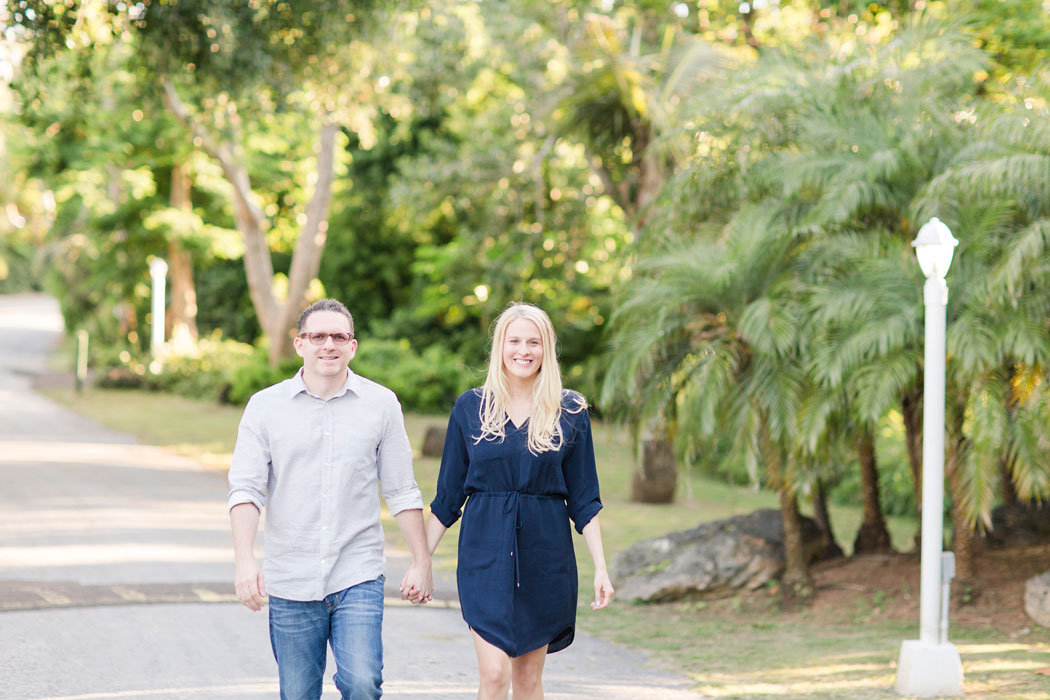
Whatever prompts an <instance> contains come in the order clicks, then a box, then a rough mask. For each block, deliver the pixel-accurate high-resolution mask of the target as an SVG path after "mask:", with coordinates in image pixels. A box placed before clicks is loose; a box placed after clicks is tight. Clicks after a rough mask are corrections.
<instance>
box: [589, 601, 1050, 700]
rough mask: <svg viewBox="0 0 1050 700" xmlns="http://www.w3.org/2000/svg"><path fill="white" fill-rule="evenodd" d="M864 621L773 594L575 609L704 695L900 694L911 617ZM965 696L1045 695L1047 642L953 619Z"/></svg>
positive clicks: (887, 698) (810, 697) (859, 697)
mask: <svg viewBox="0 0 1050 700" xmlns="http://www.w3.org/2000/svg"><path fill="white" fill-rule="evenodd" d="M864 617H866V618H867V619H865V621H864V622H863V623H858V621H857V615H856V611H843V615H842V617H841V619H838V620H832V621H829V620H826V619H824V620H810V619H807V614H806V613H805V612H802V613H782V612H780V611H779V610H778V608H777V606H776V601H775V598H774V597H773V596H769V597H768V599H767V600H765V601H763V600H761V598H759V599H758V600H757V601H756V600H755V598H754V597H751V598H748V602H746V603H744V602H742V601H741V599H740V598H735V599H730V600H723V601H713V602H711V603H675V604H668V605H659V606H632V605H618V606H613V607H611V608H609V609H608V610H605V611H602V612H601V613H600V614H595V613H589V612H585V611H581V613H580V616H579V621H580V626H581V627H582V628H583V629H584V630H587V631H589V632H592V633H596V634H599V635H601V636H604V637H607V638H609V639H612V640H614V641H617V642H620V643H623V644H629V645H632V646H635V647H641V648H643V649H646V650H648V651H649V653H650V656H651V658H652V659H653V660H654V662H655V663H658V664H661V665H664V666H666V667H669V668H671V669H674V670H677V671H681V672H684V673H686V674H687V675H688V676H689V677H690V678H692V679H693V680H694V681H695V683H696V690H698V691H699V692H701V693H703V694H704V695H705V696H707V697H710V698H739V699H741V700H745V699H747V700H760V699H761V700H844V699H849V700H891V699H892V698H897V697H898V695H897V694H896V692H895V691H894V689H893V685H894V683H895V681H896V668H895V667H896V660H897V656H898V653H899V651H900V644H901V641H902V640H904V639H913V638H915V636H916V632H917V630H916V624H915V623H904V622H894V621H885V620H879V619H872V618H871V616H864ZM952 639H953V642H954V643H955V644H956V647H957V648H958V650H959V653H960V656H961V657H962V662H963V675H964V688H965V691H966V695H967V697H968V698H989V699H990V698H996V699H998V700H1036V698H1040V699H1043V698H1046V697H1047V689H1048V688H1050V680H1048V679H1047V677H1046V676H1043V675H1039V674H1037V673H1036V671H1038V670H1040V669H1045V668H1047V667H1048V666H1050V644H1047V642H1046V639H1045V635H1044V636H1043V638H1042V639H1041V641H1018V640H1006V639H1001V640H995V639H989V638H988V634H987V632H986V631H984V630H976V629H969V628H966V627H960V626H956V627H953V630H952Z"/></svg>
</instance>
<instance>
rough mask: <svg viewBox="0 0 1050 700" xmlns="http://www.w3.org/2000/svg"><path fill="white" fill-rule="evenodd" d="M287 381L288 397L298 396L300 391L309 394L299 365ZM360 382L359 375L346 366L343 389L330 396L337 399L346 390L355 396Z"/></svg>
mask: <svg viewBox="0 0 1050 700" xmlns="http://www.w3.org/2000/svg"><path fill="white" fill-rule="evenodd" d="M288 381H289V387H288V398H294V397H295V396H298V395H299V394H302V393H306V394H310V390H309V389H307V388H306V382H304V381H303V368H302V367H300V368H299V371H298V372H296V373H295V375H294V376H293V377H292V378H291V379H289V380H288ZM360 382H361V377H359V376H357V375H356V374H354V371H353V370H352V369H350V368H349V367H347V368H346V384H345V385H344V386H343V390H342V391H340V392H338V393H337V394H336V395H335V396H333V397H332V398H333V399H337V398H339V397H340V396H342V395H343V394H345V393H346V392H348V391H349V392H352V393H354V394H356V395H357V396H360V395H361V389H360ZM310 395H311V396H313V394H310Z"/></svg>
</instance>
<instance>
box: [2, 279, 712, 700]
mask: <svg viewBox="0 0 1050 700" xmlns="http://www.w3.org/2000/svg"><path fill="white" fill-rule="evenodd" d="M61 331H62V322H61V317H60V316H59V314H58V308H57V304H56V303H55V302H54V301H53V300H51V299H49V298H47V297H44V296H41V295H19V296H7V297H3V296H0V700H44V699H50V700H110V699H118V698H120V699H125V698H148V699H159V700H167V699H175V698H234V699H237V700H248V699H255V698H260V699H261V698H275V697H277V681H276V677H277V676H276V666H275V664H274V661H273V656H272V654H271V652H270V648H269V641H268V637H267V629H266V626H267V622H266V617H265V614H258V613H252V612H250V611H248V610H246V609H245V608H243V607H241V606H240V605H239V604H237V603H236V602H233V601H234V598H233V595H232V586H231V585H230V583H229V581H230V578H231V576H232V565H231V563H230V562H231V561H232V547H231V545H230V541H229V540H230V538H229V530H228V527H229V526H228V521H227V516H226V512H225V491H226V487H225V480H224V477H223V476H222V475H221V474H217V473H215V472H214V471H208V470H207V469H205V468H203V467H202V466H200V465H198V464H196V463H194V462H192V461H191V460H188V459H185V458H182V457H178V456H176V455H173V454H171V453H169V452H166V451H163V450H160V449H156V448H152V447H147V446H143V445H138V444H136V443H135V441H134V440H133V439H132V438H131V437H130V436H127V435H122V434H119V433H115V432H112V431H108V430H105V429H103V428H102V427H100V426H98V425H97V424H95V423H94V422H92V421H90V420H88V419H85V418H83V417H81V416H78V415H75V414H73V413H71V412H69V411H67V410H65V409H64V408H62V407H60V406H58V405H57V404H55V403H54V402H52V401H50V400H48V399H47V398H45V397H43V396H41V395H40V394H37V393H34V392H33V390H32V379H33V377H34V376H35V375H37V374H39V373H41V372H44V371H46V367H47V357H48V355H49V353H50V352H51V349H52V347H53V345H54V343H55V342H56V341H57V340H58V338H59V337H60V334H61ZM403 566H404V559H403V557H401V556H399V555H398V554H397V553H396V552H395V553H392V555H391V556H390V557H389V560H388V572H389V578H390V579H391V581H396V580H397V578H399V575H398V571H399V570H400V569H401V568H403ZM438 592H439V597H440V598H442V599H443V600H444V605H443V606H441V605H438V606H428V607H427V608H409V607H405V606H402V605H399V604H398V603H399V601H397V600H396V599H395V598H394V597H393V596H391V598H390V600H389V601H388V606H387V609H386V619H385V626H384V637H385V649H386V656H385V666H386V669H385V676H386V678H387V682H386V683H385V686H384V688H385V697H389V698H406V699H407V698H433V699H436V700H444V699H453V698H454V699H462V700H465V699H467V698H472V697H474V695H475V692H476V687H477V686H476V682H477V681H476V677H477V676H476V670H475V662H474V653H473V648H472V646H471V643H470V640H469V637H468V634H467V631H466V627H465V625H464V623H463V621H462V619H461V617H460V615H459V612H458V610H457V609H456V608H455V592H454V583H453V582H452V581H451V580H450V579H449V578H448V577H446V578H444V579H442V580H441V581H440V582H439V591H438ZM582 614H587V611H584V612H583V613H582ZM332 671H334V668H333V667H332V666H331V664H330V665H329V674H328V675H329V680H328V681H327V683H326V688H325V695H324V697H325V698H326V699H333V698H336V697H338V693H337V692H336V690H335V688H334V686H333V685H332V683H331V679H330V676H331V672H332ZM544 677H545V681H546V682H545V685H546V688H547V697H548V698H551V699H561V698H602V699H603V700H605V699H607V700H647V699H652V700H657V699H659V700H698V699H699V698H700V696H699V695H696V694H694V693H692V692H689V690H688V688H689V682H688V680H687V679H685V678H682V677H679V676H674V675H672V674H670V673H667V672H664V671H660V670H656V669H654V668H652V667H651V666H648V665H647V664H646V662H645V659H644V658H643V657H641V656H639V655H638V654H636V653H634V652H632V651H630V650H627V649H624V648H621V647H618V646H615V645H612V644H609V643H607V642H603V641H601V640H598V639H595V638H592V637H590V636H588V635H585V634H579V635H578V636H577V641H576V643H575V644H573V646H572V647H571V648H570V649H568V650H566V651H565V652H562V653H559V654H555V655H552V656H551V657H550V658H549V661H548V666H547V672H546V673H545V676H544Z"/></svg>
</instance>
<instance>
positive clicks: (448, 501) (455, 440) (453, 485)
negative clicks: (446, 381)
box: [430, 401, 470, 527]
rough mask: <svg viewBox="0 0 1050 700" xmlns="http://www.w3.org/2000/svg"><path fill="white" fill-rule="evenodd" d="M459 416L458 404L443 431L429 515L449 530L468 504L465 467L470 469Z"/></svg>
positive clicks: (460, 409) (461, 409) (460, 408)
mask: <svg viewBox="0 0 1050 700" xmlns="http://www.w3.org/2000/svg"><path fill="white" fill-rule="evenodd" d="M462 412H463V408H462V406H461V402H459V401H457V402H456V406H455V408H453V409H452V415H451V416H449V419H448V429H447V430H446V431H445V448H444V450H443V451H442V453H441V471H440V472H439V473H438V482H437V495H436V496H434V500H433V501H432V502H431V504H430V512H431V513H433V514H434V517H436V518H437V519H438V520H440V521H441V524H442V525H444V526H445V527H452V525H453V524H454V523H455V522H456V521H457V520H459V518H460V516H461V515H463V503H464V502H465V501H466V500H467V494H466V491H465V489H464V485H465V484H466V480H467V467H468V466H470V455H469V453H468V452H467V440H466V436H465V435H464V432H463V424H462V421H461V420H460V414H461V413H462Z"/></svg>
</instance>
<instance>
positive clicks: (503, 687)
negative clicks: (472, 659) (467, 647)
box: [470, 630, 511, 700]
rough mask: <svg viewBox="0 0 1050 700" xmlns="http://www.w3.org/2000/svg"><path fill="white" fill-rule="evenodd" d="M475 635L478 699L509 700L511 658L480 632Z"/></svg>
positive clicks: (472, 631) (474, 633) (472, 632)
mask: <svg viewBox="0 0 1050 700" xmlns="http://www.w3.org/2000/svg"><path fill="white" fill-rule="evenodd" d="M470 633H471V634H472V635H474V651H475V653H476V654H477V655H478V674H479V675H480V677H481V683H480V686H479V687H478V700H507V693H508V691H509V690H510V678H511V658H510V657H509V656H507V654H506V652H504V651H503V650H502V649H499V648H497V647H494V646H493V645H491V644H489V643H488V642H486V641H485V640H484V639H482V638H481V637H480V636H478V633H477V632H475V631H474V630H471V631H470Z"/></svg>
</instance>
